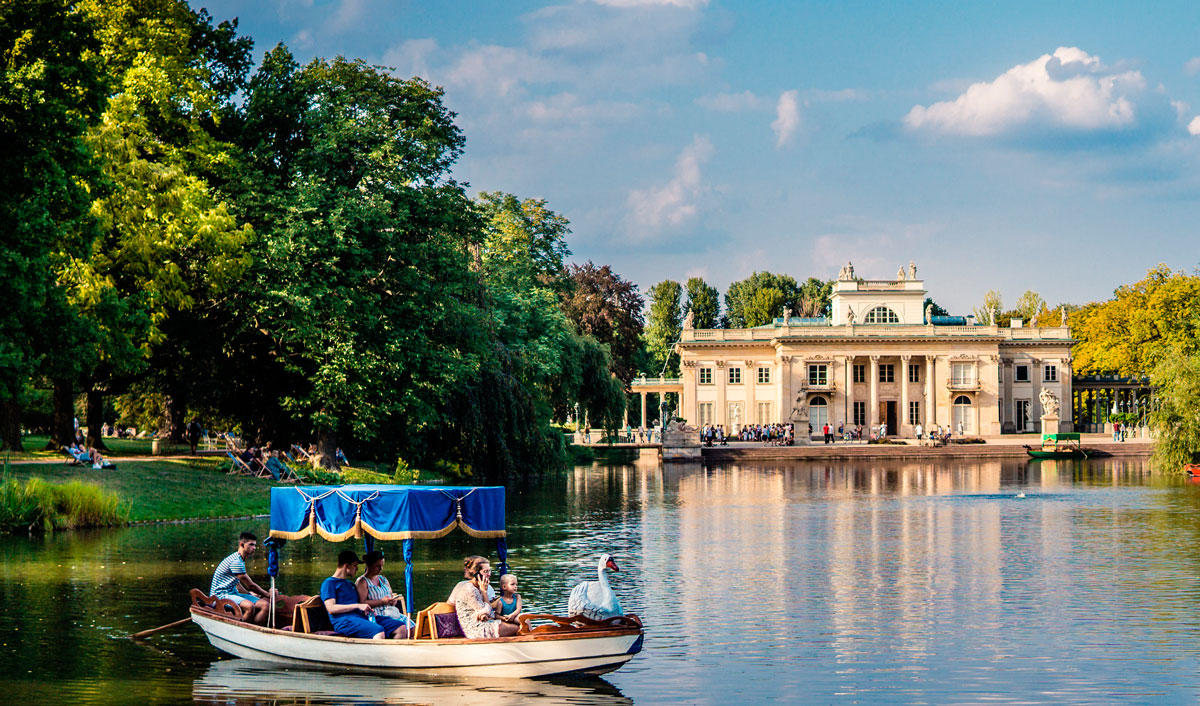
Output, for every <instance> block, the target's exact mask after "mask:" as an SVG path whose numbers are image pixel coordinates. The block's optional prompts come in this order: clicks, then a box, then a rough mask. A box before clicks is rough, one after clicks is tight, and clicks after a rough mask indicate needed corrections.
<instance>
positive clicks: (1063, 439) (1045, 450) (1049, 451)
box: [1025, 433, 1088, 459]
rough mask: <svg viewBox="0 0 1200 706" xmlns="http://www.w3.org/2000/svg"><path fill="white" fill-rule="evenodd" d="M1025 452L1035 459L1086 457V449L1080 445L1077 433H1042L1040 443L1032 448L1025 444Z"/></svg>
mask: <svg viewBox="0 0 1200 706" xmlns="http://www.w3.org/2000/svg"><path fill="white" fill-rule="evenodd" d="M1025 452H1026V453H1028V454H1029V455H1030V456H1032V457H1033V458H1035V459H1072V458H1087V456H1088V454H1087V451H1085V450H1084V449H1083V447H1081V446H1080V436H1079V434H1077V433H1076V434H1070V433H1066V434H1042V445H1041V447H1039V448H1034V447H1032V446H1029V445H1025Z"/></svg>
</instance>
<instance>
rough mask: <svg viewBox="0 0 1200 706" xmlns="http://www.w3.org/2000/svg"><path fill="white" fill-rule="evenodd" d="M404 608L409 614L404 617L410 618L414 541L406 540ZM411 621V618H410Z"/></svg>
mask: <svg viewBox="0 0 1200 706" xmlns="http://www.w3.org/2000/svg"><path fill="white" fill-rule="evenodd" d="M403 547H404V600H405V603H404V607H405V608H406V609H407V610H408V614H406V615H405V616H404V617H405V618H409V615H411V614H412V612H413V610H414V609H413V567H412V562H413V541H412V540H411V539H406V540H404V544H403ZM409 619H410V620H411V618H409Z"/></svg>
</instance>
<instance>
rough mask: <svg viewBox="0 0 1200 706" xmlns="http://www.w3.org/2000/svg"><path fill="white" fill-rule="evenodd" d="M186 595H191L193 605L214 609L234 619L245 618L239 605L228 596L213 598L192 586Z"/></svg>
mask: <svg viewBox="0 0 1200 706" xmlns="http://www.w3.org/2000/svg"><path fill="white" fill-rule="evenodd" d="M188 595H189V596H190V597H191V599H192V605H194V606H199V607H201V608H208V609H209V610H215V611H217V612H218V613H221V614H222V615H224V616H226V617H229V618H233V619H234V620H245V619H246V616H245V615H243V614H242V608H241V606H239V605H238V604H237V603H234V602H233V601H231V600H229V599H228V598H216V599H214V598H213V597H212V596H209V595H207V594H206V593H204V591H201V590H200V589H198V588H193V589H192V590H190V591H188Z"/></svg>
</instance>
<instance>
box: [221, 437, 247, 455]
mask: <svg viewBox="0 0 1200 706" xmlns="http://www.w3.org/2000/svg"><path fill="white" fill-rule="evenodd" d="M225 448H226V449H227V450H229V451H233V452H235V453H241V452H243V451H245V450H246V449H243V448H242V446H241V444H239V443H238V442H237V439H234V438H233V434H230V433H229V432H225Z"/></svg>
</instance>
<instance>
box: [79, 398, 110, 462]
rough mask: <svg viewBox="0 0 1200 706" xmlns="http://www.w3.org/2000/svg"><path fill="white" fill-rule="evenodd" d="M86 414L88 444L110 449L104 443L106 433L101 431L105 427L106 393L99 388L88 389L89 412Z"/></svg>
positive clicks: (101, 448) (103, 449)
mask: <svg viewBox="0 0 1200 706" xmlns="http://www.w3.org/2000/svg"><path fill="white" fill-rule="evenodd" d="M84 416H85V418H86V419H87V428H88V430H87V443H88V446H91V447H92V448H94V449H99V450H101V451H108V447H107V446H105V445H104V435H103V434H101V431H100V430H101V429H103V428H104V394H103V393H101V392H100V391H99V390H88V392H87V413H86V414H85V415H84Z"/></svg>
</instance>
